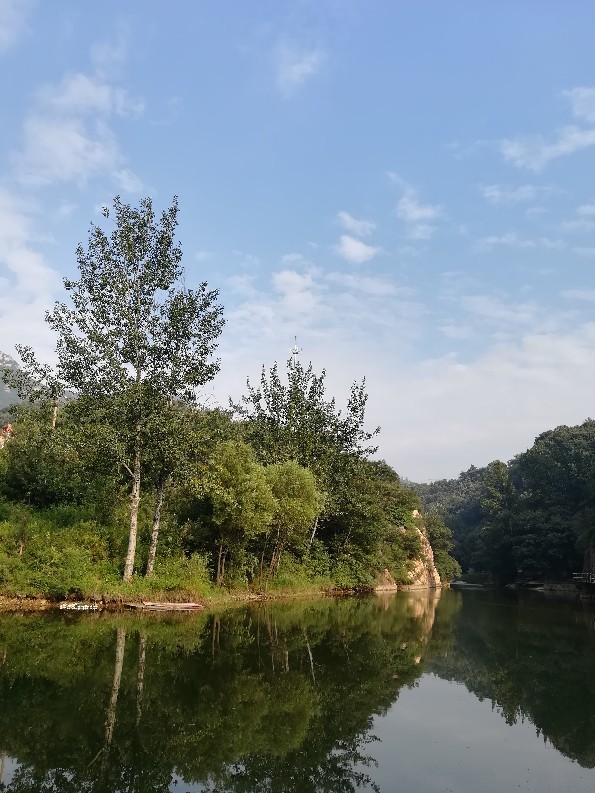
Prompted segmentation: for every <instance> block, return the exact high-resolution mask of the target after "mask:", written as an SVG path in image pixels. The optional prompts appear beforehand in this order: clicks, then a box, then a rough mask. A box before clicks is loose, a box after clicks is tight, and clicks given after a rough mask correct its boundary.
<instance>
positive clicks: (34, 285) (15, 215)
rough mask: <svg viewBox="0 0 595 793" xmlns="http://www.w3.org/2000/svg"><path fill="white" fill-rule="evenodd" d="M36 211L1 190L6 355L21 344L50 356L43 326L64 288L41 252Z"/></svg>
mask: <svg viewBox="0 0 595 793" xmlns="http://www.w3.org/2000/svg"><path fill="white" fill-rule="evenodd" d="M32 211H33V209H32V207H30V206H28V205H27V204H26V203H24V202H23V201H22V200H19V199H18V198H17V197H16V196H15V195H14V194H11V193H9V192H8V191H7V190H5V189H2V188H0V273H1V280H2V282H3V288H2V289H1V290H0V339H2V351H3V352H8V353H11V351H12V348H13V347H14V345H15V344H17V343H25V344H27V343H35V344H36V346H38V347H40V348H41V350H42V353H47V352H48V338H47V337H48V334H47V330H46V328H45V325H44V322H43V316H44V314H45V311H46V310H47V309H48V308H49V307H50V306H51V303H52V300H53V295H54V293H55V291H56V290H57V288H58V287H59V285H60V278H59V276H58V273H57V272H56V271H55V270H54V269H53V268H52V267H51V266H50V265H49V264H48V262H47V261H46V260H45V258H44V256H43V255H42V254H41V253H40V251H39V250H38V249H37V245H36V239H38V238H39V236H40V235H39V234H36V233H35V232H34V230H33V223H32V218H31V213H32Z"/></svg>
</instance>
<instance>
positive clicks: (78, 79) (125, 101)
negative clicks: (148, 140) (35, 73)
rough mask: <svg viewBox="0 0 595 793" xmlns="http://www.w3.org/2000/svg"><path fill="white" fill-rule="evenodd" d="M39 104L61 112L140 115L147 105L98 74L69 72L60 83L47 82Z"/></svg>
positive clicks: (42, 89)
mask: <svg viewBox="0 0 595 793" xmlns="http://www.w3.org/2000/svg"><path fill="white" fill-rule="evenodd" d="M38 97H39V101H40V104H41V105H43V106H45V107H46V108H47V109H48V110H50V111H52V112H55V113H60V114H73V115H85V114H87V113H99V114H101V115H104V116H109V115H111V114H112V113H114V114H117V115H119V116H139V115H140V114H141V113H142V112H143V110H144V104H143V102H142V101H140V100H139V99H133V98H132V97H131V96H130V95H129V94H128V92H127V91H125V90H124V89H123V88H120V87H118V86H113V85H110V84H109V83H107V82H105V81H104V80H102V79H100V78H99V77H97V76H96V75H89V74H83V73H81V72H78V73H76V74H67V75H65V76H64V78H63V79H62V82H61V83H59V84H58V85H46V86H44V87H43V88H41V90H40V91H39V93H38Z"/></svg>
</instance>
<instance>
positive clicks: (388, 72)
mask: <svg viewBox="0 0 595 793" xmlns="http://www.w3.org/2000/svg"><path fill="white" fill-rule="evenodd" d="M594 25H595V6H593V4H592V3H590V2H580V1H579V0H576V1H575V2H570V3H564V4H563V3H553V2H551V3H549V2H543V0H540V1H539V2H537V1H535V2H531V0H526V2H523V3H518V2H512V0H511V1H510V2H507V1H506V0H505V1H503V2H501V3H487V2H483V3H477V2H470V0H469V1H468V2H451V3H448V4H447V3H439V2H437V0H435V2H413V0H411V2H399V3H396V2H389V1H388V0H312V1H310V0H287V1H286V0H269V2H265V1H264V0H262V1H261V2H259V1H258V0H254V1H253V2H240V0H235V1H234V2H232V1H231V0H219V2H217V3H207V2H199V1H198V0H196V2H190V0H178V1H177V2H174V3H169V4H165V3H162V2H157V1H156V0H129V1H128V2H125V3H122V2H115V0H105V1H104V2H103V3H101V4H96V3H80V2H79V1H78V0H59V2H52V3H48V2H46V3H42V2H34V0H0V70H1V72H0V73H1V74H2V94H1V95H2V98H3V112H2V120H3V123H2V125H1V126H0V157H1V158H2V169H1V171H0V285H1V287H2V292H1V293H0V349H2V350H3V351H4V352H7V353H9V354H14V345H15V343H25V344H31V345H32V346H34V347H35V348H36V349H38V350H39V352H40V357H42V358H44V359H47V360H50V361H51V360H52V355H53V345H54V340H53V338H52V337H51V335H50V334H49V332H48V330H47V328H46V327H45V325H44V322H43V316H44V312H45V310H46V309H47V308H49V307H50V306H51V305H53V302H54V301H55V300H56V299H61V298H62V286H61V279H62V277H64V276H72V275H73V274H75V257H74V250H75V246H76V244H77V243H78V242H85V240H86V237H87V230H88V227H89V223H90V222H91V221H93V220H95V221H99V220H100V215H99V210H100V208H101V206H102V205H103V204H109V203H110V201H111V200H112V198H113V197H114V195H116V194H120V195H122V197H123V198H124V200H126V201H129V202H132V203H135V202H137V201H138V200H139V199H140V198H141V197H142V196H143V195H151V196H152V197H153V199H154V201H155V204H156V206H157V207H158V208H161V207H166V206H167V205H168V204H169V203H170V202H171V198H172V196H173V195H174V194H176V195H178V196H179V200H180V206H181V216H180V227H179V238H180V240H181V242H182V246H183V249H184V265H185V267H186V271H187V283H188V285H192V284H193V283H197V282H199V281H201V280H207V281H208V282H209V285H210V286H211V287H217V288H219V290H220V293H221V301H222V303H223V304H224V305H225V308H226V312H225V315H226V318H227V325H226V328H225V331H224V334H223V336H222V339H221V345H220V350H219V353H220V356H221V363H222V367H221V373H220V375H219V376H218V378H217V380H216V381H215V382H214V383H213V384H212V386H209V387H208V388H206V389H205V392H204V398H205V399H208V400H209V403H210V404H216V403H220V404H223V405H225V404H227V397H228V396H229V395H232V396H234V397H236V398H237V397H238V396H239V395H240V394H241V393H242V391H243V389H244V383H245V379H246V377H247V376H251V377H253V378H254V377H255V376H258V372H259V369H260V366H261V365H262V364H263V363H264V364H266V365H267V366H270V365H271V364H272V363H273V362H274V361H275V360H278V361H280V362H282V361H284V360H285V359H286V358H287V357H288V351H289V349H290V347H291V346H292V344H293V339H294V336H297V339H298V344H299V346H300V347H301V348H302V350H303V352H302V353H301V355H302V358H303V359H304V360H305V361H309V360H312V361H313V363H314V365H315V367H316V368H317V369H321V368H322V367H325V368H326V370H327V381H328V386H329V392H330V393H332V394H334V395H336V396H337V399H338V401H339V402H342V401H343V400H344V398H345V397H346V395H347V393H348V389H349V385H350V383H351V382H352V381H353V380H360V379H361V378H362V377H364V376H365V377H366V382H367V386H368V392H369V403H368V405H369V407H368V417H369V423H370V426H371V427H373V426H376V425H378V424H379V425H381V427H382V432H381V435H380V454H381V456H383V457H385V458H386V459H387V460H388V461H389V462H390V463H391V464H392V465H393V466H394V467H395V468H396V469H397V471H399V473H400V474H401V475H402V476H406V477H408V478H410V479H415V480H424V481H425V480H429V479H434V478H440V477H443V476H455V475H457V474H458V473H459V471H461V470H463V469H465V468H467V467H468V466H469V465H471V464H472V463H473V464H476V465H485V464H486V463H488V462H489V461H490V460H492V459H495V458H500V459H503V460H508V459H510V458H511V457H512V456H513V455H514V454H516V453H518V452H521V451H523V450H524V449H526V448H527V447H528V446H530V445H531V443H532V441H533V439H534V437H535V435H537V434H538V433H540V432H542V431H544V430H546V429H550V428H552V427H555V426H557V425H560V424H574V423H578V422H580V421H582V420H584V419H585V418H587V417H588V416H589V415H593V414H594V413H595V409H594V407H593V402H594V398H595V388H594V387H595V366H594V364H595V322H594V321H593V310H594V308H595V282H594V278H593V268H594V267H595V183H594V182H593V173H594V172H595V60H594V59H593V44H592V40H593V30H594Z"/></svg>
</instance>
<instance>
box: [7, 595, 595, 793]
mask: <svg viewBox="0 0 595 793" xmlns="http://www.w3.org/2000/svg"><path fill="white" fill-rule="evenodd" d="M594 768H595V609H594V608H593V607H592V606H589V605H583V604H580V603H578V602H574V601H560V600H557V599H552V598H546V597H545V596H544V595H542V594H539V593H527V594H526V595H523V596H517V595H516V594H515V593H495V592H487V591H485V592H484V591H469V592H454V591H445V592H442V593H440V592H435V593H434V592H429V593H428V592H424V593H421V592H420V593H398V594H396V595H394V594H393V595H383V596H375V597H365V598H336V599H331V598H328V599H323V600H304V601H293V602H289V603H271V602H269V603H258V604H253V605H250V606H247V607H241V608H238V607H234V608H233V609H227V610H223V611H221V612H218V613H202V614H186V615H185V614H171V615H164V614H153V615H150V616H143V615H141V614H137V613H123V614H107V613H98V614H76V613H64V612H55V613H49V614H48V613H45V614H3V615H0V790H1V791H10V793H81V792H82V791H97V793H103V792H104V791H105V793H107V792H108V791H109V792H110V793H111V792H112V791H114V792H115V791H122V792H123V791H129V792H130V793H141V792H142V793H145V791H146V793H149V791H150V792H151V793H154V792H155V791H158V792H163V793H165V792H166V791H172V792H173V791H177V792H178V793H186V792H190V791H193V792H194V791H213V793H215V792H221V793H223V791H234V792H236V791H237V793H260V792H261V791H262V793H264V792H265V791H267V792H268V791H270V793H282V792H284V791H288V792H289V791H297V792H299V793H301V792H302V791H303V792H304V793H306V792H307V791H308V792H311V793H314V792H316V793H323V792H324V793H331V791H332V793H349V791H355V790H361V791H376V790H379V791H381V792H382V793H449V792H451V791H452V793H479V792H481V793H492V791H493V793H507V791H535V792H536V793H550V792H551V793H561V792H562V791H570V792H571V793H583V792H585V793H586V791H589V793H592V791H593V789H595V770H594Z"/></svg>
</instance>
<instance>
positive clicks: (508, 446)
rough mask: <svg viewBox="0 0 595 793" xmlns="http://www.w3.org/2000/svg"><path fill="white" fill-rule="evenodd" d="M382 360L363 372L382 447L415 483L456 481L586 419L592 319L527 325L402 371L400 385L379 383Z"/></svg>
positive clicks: (591, 384)
mask: <svg viewBox="0 0 595 793" xmlns="http://www.w3.org/2000/svg"><path fill="white" fill-rule="evenodd" d="M383 365H384V366H386V362H385V361H382V360H378V361H376V365H375V366H374V367H373V368H372V367H369V368H368V370H367V372H368V377H367V382H368V383H369V386H370V391H371V394H370V399H369V403H368V405H369V411H370V415H374V416H375V417H376V416H378V421H379V423H380V424H381V425H382V433H381V435H380V453H381V454H382V456H383V457H385V458H386V459H387V460H388V461H389V462H390V463H391V464H392V465H394V466H395V467H396V469H397V471H399V473H401V474H402V475H404V476H407V477H409V478H410V479H412V480H414V481H420V480H421V481H423V480H427V479H437V478H441V477H444V476H452V477H456V476H457V475H458V473H459V472H460V471H463V470H465V469H467V468H468V467H469V466H470V465H471V464H474V465H477V466H483V465H487V463H489V462H490V461H492V460H495V459H501V460H509V459H511V458H512V457H513V456H514V455H515V454H517V453H519V452H522V451H524V450H525V449H527V448H528V447H529V446H531V444H532V443H533V441H534V439H535V437H536V436H537V435H538V434H539V433H541V432H543V431H544V430H546V429H551V428H552V427H556V426H559V425H560V424H577V423H579V422H581V421H584V419H585V418H586V417H587V416H589V415H592V412H593V411H592V394H593V389H594V388H595V375H594V372H595V324H593V323H590V324H586V325H582V326H578V327H576V328H575V329H573V330H571V331H569V332H567V333H564V334H559V335H554V334H550V333H538V332H535V331H533V330H532V329H529V330H527V332H526V333H524V334H523V335H522V336H521V337H520V338H517V339H514V340H511V341H509V342H506V343H498V344H495V345H493V346H492V347H491V348H489V349H487V350H486V351H485V352H483V353H482V354H480V355H479V356H477V357H476V358H474V359H470V360H468V361H461V360H460V359H458V358H457V357H456V356H446V357H444V358H440V359H433V360H426V361H424V362H422V363H421V364H419V365H416V366H408V367H401V368H400V377H401V378H402V380H403V381H404V382H406V383H407V388H405V389H395V388H394V382H393V381H391V380H390V379H386V378H384V379H383V377H382V369H383ZM570 384H571V385H572V387H569V385H570Z"/></svg>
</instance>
